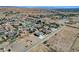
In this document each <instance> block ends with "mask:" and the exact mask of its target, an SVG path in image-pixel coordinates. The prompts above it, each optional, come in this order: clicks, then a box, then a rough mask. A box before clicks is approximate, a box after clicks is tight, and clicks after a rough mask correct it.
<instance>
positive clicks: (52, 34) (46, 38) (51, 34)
mask: <svg viewBox="0 0 79 59" xmlns="http://www.w3.org/2000/svg"><path fill="white" fill-rule="evenodd" d="M64 27H65V25H64V26H63V27H61V28H60V29H58V30H57V31H55V32H52V33H50V34H49V35H48V36H47V37H45V38H44V39H42V40H41V41H40V42H37V44H35V45H33V46H31V47H30V48H29V49H28V50H27V52H29V51H30V50H31V49H32V48H35V47H37V46H38V45H39V44H41V43H43V42H44V41H46V40H48V39H49V38H51V37H52V36H54V35H55V34H56V33H58V32H59V31H61V30H62V29H63V28H64Z"/></svg>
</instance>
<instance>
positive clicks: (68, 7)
mask: <svg viewBox="0 0 79 59" xmlns="http://www.w3.org/2000/svg"><path fill="white" fill-rule="evenodd" d="M0 7H2V8H6V7H8V8H11V7H16V8H58V9H59V8H67V9H70V8H73V9H74V8H79V6H0Z"/></svg>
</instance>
